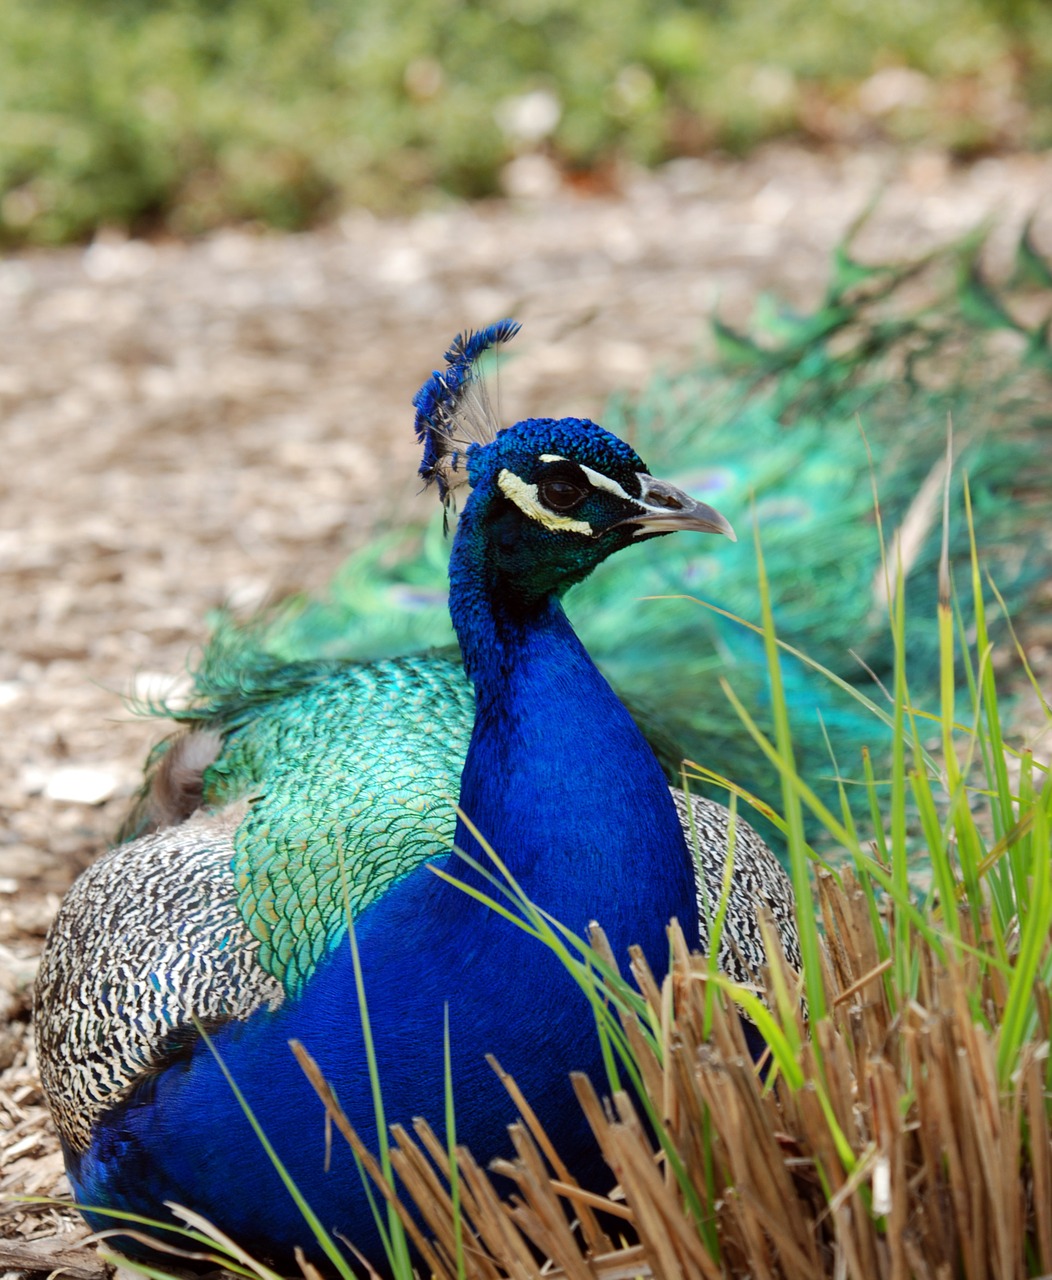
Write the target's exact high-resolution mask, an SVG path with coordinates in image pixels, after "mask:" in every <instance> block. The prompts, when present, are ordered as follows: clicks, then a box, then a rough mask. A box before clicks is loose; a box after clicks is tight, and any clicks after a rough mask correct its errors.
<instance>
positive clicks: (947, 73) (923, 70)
mask: <svg viewBox="0 0 1052 1280" xmlns="http://www.w3.org/2000/svg"><path fill="white" fill-rule="evenodd" d="M785 135H795V136H797V137H802V138H804V139H810V140H813V141H815V142H816V143H819V144H827V143H848V144H859V143H865V142H868V141H875V140H882V139H886V140H892V141H902V142H911V141H919V140H923V141H924V142H925V143H927V144H934V145H938V146H941V147H945V148H948V149H949V150H951V151H953V152H956V153H959V154H975V153H979V152H983V151H986V150H991V149H1000V148H1005V147H1009V148H1014V147H1032V146H1042V145H1045V144H1047V143H1048V142H1049V140H1050V139H1052V6H1050V5H1049V4H1048V3H1047V2H1046V0H821V2H816V0H488V2H487V0H167V2H157V0H93V3H91V4H90V5H88V4H86V3H84V2H83V0H3V3H2V4H0V240H2V241H3V242H4V243H6V244H8V245H16V244H27V243H28V244H33V243H36V244H49V243H51V244H53V243H60V242H63V241H69V240H78V239H84V238H86V237H89V236H90V235H91V234H92V233H93V232H94V231H95V230H96V229H98V228H99V227H103V226H110V227H119V228H123V229H126V230H129V231H132V232H169V233H174V234H177V235H187V234H194V233H197V232H200V231H204V230H207V229H208V228H210V227H214V226H216V225H218V224H222V223H227V222H231V221H244V220H250V221H257V222H259V223H262V224H265V225H267V226H272V227H278V228H284V229H295V228H300V227H305V226H309V225H311V224H313V223H316V222H318V221H319V220H324V219H326V218H328V217H331V216H333V215H336V214H338V213H339V212H340V211H341V210H342V209H344V208H346V207H349V206H352V205H357V206H365V207H370V208H373V209H378V210H404V209H408V208H411V207H419V205H420V204H421V203H426V202H427V201H429V200H434V199H436V198H442V194H443V193H448V194H450V195H453V196H466V197H475V196H484V195H487V194H490V193H493V192H496V191H499V190H501V189H502V187H503V188H504V189H510V190H511V191H512V192H513V193H514V192H516V191H519V190H523V191H525V190H529V189H531V187H532V188H536V187H537V185H538V184H541V185H542V186H543V183H544V182H545V181H551V180H552V176H553V175H554V176H555V178H556V179H557V180H559V181H566V180H568V181H577V182H581V183H584V184H603V183H605V182H608V181H610V180H611V178H612V176H613V175H614V174H615V173H616V169H617V166H618V165H619V164H621V163H623V162H624V161H625V160H628V161H631V162H636V163H643V164H654V163H659V162H661V161H663V160H666V159H669V158H671V157H675V156H680V155H694V154H698V153H702V152H705V151H707V150H712V149H722V150H725V151H732V152H742V151H745V150H747V149H748V148H750V147H753V146H755V145H756V144H758V143H760V142H762V141H764V140H766V139H770V138H775V137H778V136H785Z"/></svg>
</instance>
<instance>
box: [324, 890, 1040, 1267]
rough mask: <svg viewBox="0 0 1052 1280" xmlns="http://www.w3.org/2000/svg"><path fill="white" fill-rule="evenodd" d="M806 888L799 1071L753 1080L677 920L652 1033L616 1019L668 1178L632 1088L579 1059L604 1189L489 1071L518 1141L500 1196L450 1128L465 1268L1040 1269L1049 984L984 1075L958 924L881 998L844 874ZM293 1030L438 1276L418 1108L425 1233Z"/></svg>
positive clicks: (991, 980)
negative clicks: (585, 1070) (814, 950)
mask: <svg viewBox="0 0 1052 1280" xmlns="http://www.w3.org/2000/svg"><path fill="white" fill-rule="evenodd" d="M819 901H820V905H821V910H822V915H823V918H824V924H825V937H826V939H828V943H827V944H826V946H825V952H824V969H825V972H824V979H825V986H826V991H827V997H828V1002H829V1008H830V1010H831V1013H830V1016H829V1017H828V1018H827V1019H825V1020H824V1021H822V1022H821V1023H819V1024H817V1025H815V1026H813V1027H811V1028H810V1033H809V1035H806V1036H805V1035H804V1025H803V1019H802V1015H800V1014H799V1013H796V1014H795V1015H794V1016H795V1018H796V1021H797V1030H798V1032H799V1035H800V1050H799V1054H798V1057H797V1061H798V1065H799V1069H800V1077H799V1079H798V1080H797V1081H790V1080H789V1079H788V1078H787V1076H786V1075H785V1074H782V1073H777V1074H776V1076H775V1077H774V1078H772V1079H771V1080H770V1082H769V1083H766V1084H765V1082H764V1079H763V1074H762V1072H759V1071H758V1070H757V1069H756V1068H755V1067H754V1065H753V1063H752V1061H751V1059H750V1057H749V1055H748V1052H747V1050H746V1046H745V1041H744V1038H743V1036H742V1032H741V1028H740V1025H739V1023H738V1020H737V1017H736V1016H735V1015H734V1014H733V1013H732V1012H731V1006H730V1004H729V1002H728V1000H727V997H726V994H725V993H722V992H721V993H720V994H719V995H718V998H717V999H716V1000H712V999H707V996H706V990H707V988H708V987H709V986H710V979H709V974H708V969H707V965H706V962H704V961H703V960H701V959H700V958H699V957H696V956H690V955H689V954H688V953H687V950H686V948H685V946H684V944H683V940H682V937H681V936H678V935H677V936H675V937H674V950H675V960H674V964H673V968H672V972H671V974H670V975H669V977H668V978H667V979H666V981H665V983H664V984H663V986H662V987H661V988H660V989H659V988H658V987H657V986H656V985H655V983H654V981H653V979H652V977H651V975H650V974H649V972H648V971H647V970H646V969H645V967H643V966H642V965H641V964H640V963H639V961H638V960H637V961H636V963H635V964H634V976H635V978H636V981H637V983H638V985H639V988H640V990H641V991H642V993H643V995H644V997H645V999H646V1003H647V1006H648V1009H649V1014H650V1016H651V1018H652V1019H653V1024H652V1025H653V1026H655V1027H657V1028H660V1034H659V1036H658V1040H657V1043H655V1042H654V1041H653V1040H651V1039H650V1038H649V1037H648V1036H647V1035H645V1034H644V1031H643V1027H642V1025H641V1024H640V1023H639V1022H636V1021H634V1020H631V1019H629V1020H627V1024H626V1030H627V1032H628V1035H629V1037H630V1040H631V1043H632V1046H633V1051H634V1054H635V1057H636V1059H637V1061H638V1063H639V1067H640V1070H641V1076H642V1080H643V1085H644V1090H645V1093H646V1095H647V1097H648V1098H649V1100H650V1102H651V1104H652V1105H653V1106H654V1108H656V1111H657V1114H658V1115H660V1116H663V1117H664V1124H665V1129H666V1132H667V1135H668V1139H669V1141H670V1144H671V1148H672V1150H673V1151H674V1153H675V1157H676V1159H677V1160H678V1162H679V1163H680V1165H681V1166H682V1170H683V1173H684V1175H685V1179H684V1180H683V1181H682V1182H681V1180H678V1179H677V1178H676V1177H675V1176H674V1174H673V1171H672V1170H673V1163H672V1162H670V1160H669V1159H668V1158H667V1156H666V1155H664V1154H655V1144H654V1142H653V1140H652V1138H651V1137H650V1133H649V1130H648V1127H647V1126H646V1124H645V1123H644V1121H643V1120H642V1118H641V1107H640V1104H639V1101H638V1100H637V1099H633V1098H632V1097H630V1096H629V1095H628V1094H627V1093H619V1094H616V1095H615V1096H614V1097H613V1099H612V1100H610V1101H608V1102H601V1101H600V1099H599V1097H598V1095H597V1094H596V1092H595V1090H594V1088H593V1087H592V1085H591V1084H590V1083H589V1082H588V1081H587V1080H585V1079H583V1078H580V1077H579V1078H577V1079H576V1081H575V1085H576V1089H577V1094H578V1098H579V1099H580V1102H581V1105H582V1106H583V1107H584V1109H585V1112H586V1114H587V1116H588V1119H589V1121H590V1123H591V1126H592V1129H593V1131H594V1133H595V1136H596V1139H597V1141H598V1142H599V1144H600V1146H601V1148H602V1151H603V1154H604V1155H605V1157H606V1160H607V1162H608V1163H609V1165H610V1167H611V1169H612V1170H613V1171H614V1172H615V1174H616V1176H617V1179H618V1183H619V1186H620V1192H618V1193H617V1197H618V1198H616V1199H613V1200H607V1199H604V1198H602V1197H597V1196H594V1195H591V1194H588V1193H586V1192H584V1191H583V1190H582V1189H580V1188H579V1187H577V1186H576V1185H575V1184H574V1182H573V1179H572V1178H571V1176H570V1174H569V1173H568V1171H567V1170H566V1168H565V1167H564V1166H563V1165H562V1163H561V1162H560V1160H559V1157H558V1155H557V1153H556V1152H555V1151H553V1150H552V1148H551V1145H550V1143H549V1142H548V1139H547V1138H546V1136H545V1134H544V1131H543V1129H542V1128H541V1126H540V1125H539V1123H538V1121H537V1119H536V1117H535V1115H534V1114H533V1112H532V1111H531V1110H530V1108H529V1107H528V1105H527V1104H526V1101H525V1100H524V1099H521V1097H520V1096H519V1095H518V1093H517V1091H516V1089H515V1085H514V1082H513V1081H510V1080H508V1081H507V1084H508V1087H509V1089H510V1090H511V1092H512V1095H513V1097H515V1098H516V1101H517V1102H518V1103H519V1107H520V1114H521V1120H520V1122H519V1123H518V1124H517V1125H516V1126H515V1127H514V1129H513V1131H512V1139H513V1142H514V1145H515V1150H516V1153H517V1155H516V1158H515V1159H514V1160H513V1161H506V1162H502V1163H500V1164H498V1165H495V1166H494V1171H495V1172H498V1173H500V1174H503V1175H505V1176H506V1177H508V1178H510V1179H512V1181H513V1182H514V1183H515V1186H516V1190H515V1192H514V1194H512V1195H511V1196H510V1197H508V1198H504V1199H502V1198H501V1197H500V1196H498V1194H497V1192H496V1191H495V1190H494V1186H493V1183H492V1182H491V1180H490V1177H489V1176H488V1174H487V1173H486V1172H485V1171H483V1170H482V1169H480V1168H479V1167H478V1165H477V1164H476V1163H475V1162H474V1161H473V1160H472V1158H471V1155H470V1153H469V1152H467V1151H466V1150H465V1149H463V1148H458V1150H457V1171H456V1177H457V1181H458V1184H459V1199H460V1210H459V1212H460V1221H461V1232H462V1234H461V1239H462V1259H463V1262H462V1267H463V1274H464V1275H465V1276H466V1277H468V1278H469V1280H496V1278H497V1277H502V1276H512V1277H521V1278H522V1280H526V1278H527V1277H534V1276H541V1275H556V1276H563V1275H565V1276H567V1277H573V1278H574V1280H595V1278H596V1277H601V1278H602V1280H622V1278H625V1280H627V1277H631V1276H657V1277H661V1278H662V1280H679V1278H680V1277H682V1278H683V1280H694V1278H695V1277H696V1278H698V1280H716V1278H717V1277H744V1276H750V1277H758V1278H759V1277H762V1278H763V1280H776V1278H783V1277H784V1278H785V1280H818V1278H819V1277H827V1276H828V1277H830V1278H831V1280H832V1278H834V1277H835V1278H836V1280H840V1278H841V1277H844V1278H848V1277H850V1280H884V1278H887V1280H906V1277H917V1278H918V1280H948V1278H949V1277H957V1276H960V1277H964V1278H965V1280H1017V1278H1019V1280H1021V1278H1022V1277H1025V1276H1034V1275H1040V1274H1047V1273H1049V1272H1052V1131H1050V1125H1049V1095H1048V1091H1047V1086H1046V1078H1047V1065H1046V1057H1047V1040H1048V1035H1049V1000H1048V995H1047V992H1041V993H1040V994H1039V996H1038V1006H1039V1009H1040V1011H1041V1014H1040V1016H1041V1020H1042V1025H1041V1027H1040V1028H1039V1036H1038V1038H1037V1040H1031V1041H1030V1042H1029V1043H1028V1044H1027V1045H1026V1046H1024V1049H1023V1053H1022V1056H1021V1060H1020V1065H1019V1069H1018V1070H1017V1071H1016V1072H1015V1074H1014V1076H1013V1077H1012V1080H1011V1084H1010V1087H1009V1088H1008V1089H1007V1090H1001V1089H999V1087H998V1083H997V1072H996V1039H995V1037H994V1036H991V1035H990V1034H989V1033H988V1032H987V1031H986V1030H985V1029H984V1028H983V1027H982V1026H980V1025H978V1023H977V1021H976V1019H975V1017H974V1015H973V1008H972V1005H971V1002H970V996H974V995H975V993H976V992H977V991H978V992H979V994H980V997H981V1000H982V1001H983V1002H984V1004H985V1008H986V1012H987V1015H988V1018H989V1023H990V1025H991V1026H997V1025H998V1023H999V1019H1000V1014H1001V1013H1002V1011H1003V1004H1004V999H1005V992H1006V984H1005V983H1004V982H1003V981H999V980H997V978H996V977H990V976H986V977H980V974H981V972H985V973H986V974H987V975H989V974H991V973H993V974H996V969H990V968H988V967H987V966H980V964H979V963H978V962H977V960H976V959H975V957H974V956H969V954H968V952H967V950H966V949H965V948H961V949H959V951H958V958H957V959H955V960H950V961H947V962H940V961H939V960H938V959H937V958H936V956H935V955H934V954H933V952H932V950H931V948H930V947H928V946H926V945H925V944H924V942H923V940H921V939H917V940H916V955H917V957H918V963H919V965H920V975H919V982H918V984H917V990H918V996H917V998H916V999H914V1000H913V1001H911V1002H910V1003H909V1004H908V1005H907V1006H906V1007H905V1008H904V1010H903V1011H902V1012H901V1013H899V1014H895V1013H894V1012H893V1010H892V1005H891V1003H890V1002H889V1000H888V999H887V994H886V988H885V972H884V971H885V969H886V968H887V966H886V964H885V965H881V964H880V963H879V962H878V958H877V951H876V946H875V940H874V937H873V929H872V924H871V921H870V918H869V915H868V909H867V904H866V902H865V898H864V896H863V894H862V893H861V891H860V890H859V889H858V887H857V885H856V884H855V883H854V881H853V880H852V879H851V877H850V876H847V877H845V879H844V882H843V883H841V884H838V883H837V882H836V880H834V878H833V877H831V876H829V875H825V876H823V877H821V878H820V884H819ZM962 929H963V930H964V937H965V941H966V943H967V944H970V945H971V946H974V947H976V948H979V949H981V950H986V945H987V942H988V940H987V939H986V938H984V936H983V931H982V929H980V930H979V931H978V933H977V931H976V930H975V928H974V927H973V926H972V924H971V922H970V920H969V919H962ZM785 976H786V977H787V978H788V979H789V980H790V981H795V975H792V974H789V973H788V972H786V974H785ZM768 998H769V999H771V1000H773V998H774V997H773V984H772V990H771V991H770V992H769V996H768ZM707 1006H708V1010H709V1012H708V1013H707ZM710 1015H711V1016H712V1025H711V1034H707V1018H708V1017H709V1016H710ZM299 1052H300V1056H301V1061H302V1062H303V1063H304V1066H305V1068H306V1069H307V1070H308V1073H309V1074H311V1075H312V1078H313V1079H314V1080H315V1083H316V1086H317V1088H318V1090H319V1092H320V1094H321V1095H322V1097H323V1099H324V1100H325V1102H326V1105H327V1107H328V1108H329V1111H330V1114H331V1115H332V1117H333V1119H334V1121H335V1123H336V1124H337V1126H338V1127H339V1128H340V1130H341V1131H342V1132H343V1134H344V1136H345V1137H346V1138H347V1139H348V1140H349V1141H350V1142H351V1145H352V1146H353V1147H354V1148H355V1149H356V1150H357V1151H358V1153H359V1155H360V1157H361V1158H362V1160H363V1161H364V1162H365V1164H366V1167H367V1168H368V1169H369V1170H370V1172H372V1173H373V1174H374V1176H375V1180H376V1181H377V1185H378V1186H380V1187H381V1190H382V1191H383V1193H384V1194H385V1195H386V1196H387V1197H388V1199H389V1200H392V1201H394V1202H395V1203H396V1204H398V1207H399V1212H400V1216H401V1218H402V1221H403V1222H404V1224H405V1227H406V1230H407V1232H408V1233H409V1235H410V1237H411V1239H412V1240H413V1243H414V1244H415V1245H416V1247H417V1248H418V1250H419V1251H420V1253H421V1255H422V1257H423V1259H424V1260H425V1263H426V1266H427V1267H428V1268H429V1269H430V1270H431V1271H432V1272H433V1274H434V1275H435V1276H437V1277H440V1278H441V1280H456V1277H457V1276H458V1262H457V1252H458V1251H457V1236H456V1220H457V1214H456V1212H455V1209H454V1201H453V1196H452V1193H451V1168H450V1161H449V1159H448V1154H447V1151H446V1149H445V1147H444V1146H443V1144H442V1143H441V1142H440V1141H439V1139H438V1138H437V1137H436V1136H435V1134H434V1133H433V1131H432V1130H431V1129H430V1128H429V1127H428V1126H427V1125H426V1124H424V1123H422V1122H421V1123H419V1124H418V1125H417V1126H416V1130H415V1133H414V1134H410V1133H408V1132H406V1131H405V1130H402V1129H396V1130H395V1132H394V1136H395V1147H394V1149H393V1151H392V1162H393V1165H394V1168H395V1170H396V1172H397V1175H398V1178H399V1179H400V1181H401V1183H402V1185H403V1187H404V1188H405V1190H406V1192H407V1194H408V1198H409V1199H411V1200H412V1202H413V1203H414V1204H415V1205H416V1208H417V1210H418V1211H419V1213H420V1215H421V1216H422V1218H423V1220H424V1221H425V1222H426V1224H427V1228H428V1231H429V1233H430V1238H428V1237H427V1236H426V1235H425V1234H424V1233H422V1232H421V1231H420V1229H419V1227H418V1225H417V1222H416V1220H415V1219H414V1218H413V1217H412V1216H410V1215H409V1214H408V1213H407V1212H406V1211H405V1209H404V1206H402V1205H401V1204H400V1203H399V1202H398V1201H397V1200H395V1198H394V1197H393V1196H392V1194H391V1192H390V1191H389V1190H388V1189H387V1188H386V1186H385V1185H384V1184H383V1180H382V1178H380V1176H379V1170H378V1167H377V1165H376V1164H375V1162H374V1161H373V1160H372V1159H371V1157H370V1156H369V1155H368V1153H367V1152H365V1151H364V1149H363V1148H362V1146H361V1144H360V1142H359V1141H358V1139H357V1137H356V1136H355V1135H354V1133H353V1132H352V1131H351V1130H350V1127H349V1126H348V1124H347V1122H346V1119H345V1118H344V1117H343V1116H342V1114H341V1113H340V1111H339V1109H338V1107H337V1106H336V1104H335V1101H334V1099H333V1098H332V1096H331V1094H329V1093H328V1091H327V1089H326V1087H325V1085H324V1082H323V1081H321V1080H320V1078H319V1077H318V1076H317V1072H316V1070H314V1068H313V1064H312V1063H311V1062H310V1060H309V1058H308V1057H307V1055H306V1054H305V1053H304V1052H303V1051H302V1050H300V1051H299ZM495 1065H496V1064H495ZM684 1185H686V1186H688V1187H689V1191H688V1192H685V1191H684ZM692 1198H693V1199H694V1204H693V1206H692V1204H691V1199H692ZM611 1224H614V1225H613V1226H611Z"/></svg>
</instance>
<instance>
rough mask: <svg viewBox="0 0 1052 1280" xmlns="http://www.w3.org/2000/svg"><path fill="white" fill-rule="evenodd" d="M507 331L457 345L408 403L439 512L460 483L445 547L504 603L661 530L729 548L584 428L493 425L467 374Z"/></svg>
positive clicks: (706, 515) (714, 516)
mask: <svg viewBox="0 0 1052 1280" xmlns="http://www.w3.org/2000/svg"><path fill="white" fill-rule="evenodd" d="M518 328H519V326H518V325H517V324H514V323H513V322H512V321H503V322H501V323H500V324H497V325H493V326H491V327H490V328H489V329H485V330H482V331H481V332H480V333H477V334H467V335H461V336H460V337H458V338H457V339H456V340H455V341H454V343H453V344H452V346H451V347H450V349H449V350H448V351H447V352H446V363H447V368H446V370H444V371H442V372H436V373H434V374H433V375H432V376H431V378H430V379H429V381H428V382H427V383H425V385H424V386H423V387H422V388H421V390H420V391H419V392H418V394H417V396H416V398H415V400H414V404H415V405H416V408H417V433H418V437H419V438H420V439H421V440H422V442H423V443H424V447H425V449H424V461H423V463H422V465H421V468H420V471H421V474H422V475H423V476H424V478H425V480H427V481H428V482H431V481H434V482H436V483H437V484H438V486H439V490H440V492H441V494H442V497H443V500H444V501H445V502H446V503H447V508H448V505H449V504H450V502H451V498H452V494H453V492H454V490H455V489H456V488H458V487H459V486H460V485H462V484H469V485H470V486H471V494H470V497H469V498H468V500H467V503H466V504H465V507H464V512H463V514H462V516H461V521H460V525H459V527H458V530H457V550H460V549H462V548H463V549H464V551H466V552H468V551H471V550H473V551H474V553H475V554H470V556H469V558H470V560H471V562H472V563H473V564H478V563H479V562H480V559H481V561H482V562H483V563H484V565H485V568H486V572H487V577H488V578H489V579H490V585H491V586H498V587H499V589H500V593H501V596H502V597H503V599H504V600H505V601H508V602H509V603H510V602H513V601H516V600H517V601H519V602H520V603H522V604H525V605H528V604H530V603H531V602H536V601H539V600H541V599H544V598H546V597H550V596H552V595H561V594H562V593H563V592H564V591H565V590H566V589H567V588H569V587H570V586H572V585H573V584H574V583H576V582H580V581H581V580H582V579H583V578H585V577H587V576H588V574H589V573H591V572H592V570H593V569H594V568H595V567H596V566H597V565H598V564H599V563H601V561H603V560H605V559H606V558H607V556H609V555H611V554H613V553H614V552H615V551H618V550H620V549H621V548H622V547H627V546H629V545H631V544H632V543H635V542H641V541H644V540H645V539H648V538H655V537H660V536H661V535H663V534H666V533H675V532H678V531H680V530H689V529H693V530H697V531H700V532H703V533H722V534H726V535H727V536H728V537H729V538H731V539H732V541H733V540H734V531H733V529H732V528H731V526H730V524H729V523H728V522H727V521H726V520H725V519H724V517H723V516H721V515H720V514H719V513H718V512H717V511H714V510H713V508H712V507H709V506H706V505H705V504H704V503H702V502H698V501H696V500H695V499H694V498H692V497H690V495H689V494H686V493H684V492H683V491H682V490H680V489H677V488H676V487H675V486H674V485H671V484H669V483H667V482H666V481H664V480H658V479H656V478H655V477H654V476H652V475H651V474H650V472H649V471H648V470H647V468H646V465H645V464H644V462H643V460H642V459H641V458H640V457H639V455H638V454H637V453H636V452H635V450H634V449H632V448H631V446H630V445H628V444H626V443H625V442H624V441H623V440H620V439H619V438H618V437H617V436H615V435H613V434H611V433H610V432H609V431H606V430H605V429H604V428H603V427H600V426H598V425H597V424H596V423H594V422H590V421H588V420H587V419H583V418H560V419H553V418H528V419H526V420H525V421H522V422H517V423H515V424H514V426H510V427H505V428H500V427H499V426H498V425H497V423H496V421H495V418H494V415H493V413H492V410H491V408H490V405H489V401H488V398H487V396H486V392H485V386H484V384H483V383H482V381H481V379H480V378H479V377H478V375H477V372H476V367H477V362H478V360H479V357H480V356H481V355H482V353H483V352H484V351H486V350H487V349H488V348H490V347H492V346H495V345H497V344H498V343H502V342H506V341H507V340H508V339H509V338H511V337H513V336H514V335H515V334H516V333H517V332H518ZM457 559H458V557H457V555H456V553H455V555H454V561H455V563H456V561H457ZM454 571H455V570H454Z"/></svg>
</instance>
